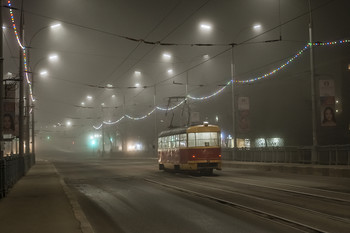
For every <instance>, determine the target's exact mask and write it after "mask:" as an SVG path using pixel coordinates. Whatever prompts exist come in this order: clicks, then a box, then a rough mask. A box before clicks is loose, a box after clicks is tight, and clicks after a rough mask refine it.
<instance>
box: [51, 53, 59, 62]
mask: <svg viewBox="0 0 350 233" xmlns="http://www.w3.org/2000/svg"><path fill="white" fill-rule="evenodd" d="M49 60H50V61H57V60H58V55H57V54H52V55H50V56H49Z"/></svg>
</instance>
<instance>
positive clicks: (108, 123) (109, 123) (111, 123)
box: [103, 116, 125, 125]
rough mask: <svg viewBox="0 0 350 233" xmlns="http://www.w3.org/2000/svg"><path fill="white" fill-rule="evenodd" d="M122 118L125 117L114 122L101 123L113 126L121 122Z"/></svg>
mask: <svg viewBox="0 0 350 233" xmlns="http://www.w3.org/2000/svg"><path fill="white" fill-rule="evenodd" d="M124 118H125V116H122V117H121V118H119V119H118V120H116V121H103V124H106V125H114V124H117V123H119V121H121V120H123V119H124Z"/></svg>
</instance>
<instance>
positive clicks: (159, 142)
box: [158, 138, 162, 149]
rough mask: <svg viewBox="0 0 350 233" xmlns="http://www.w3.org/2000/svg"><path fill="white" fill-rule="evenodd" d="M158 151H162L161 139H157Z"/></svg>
mask: <svg viewBox="0 0 350 233" xmlns="http://www.w3.org/2000/svg"><path fill="white" fill-rule="evenodd" d="M158 149H162V138H158Z"/></svg>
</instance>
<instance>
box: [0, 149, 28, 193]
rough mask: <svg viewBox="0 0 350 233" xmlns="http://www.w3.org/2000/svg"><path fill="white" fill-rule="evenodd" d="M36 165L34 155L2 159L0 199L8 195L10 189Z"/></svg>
mask: <svg viewBox="0 0 350 233" xmlns="http://www.w3.org/2000/svg"><path fill="white" fill-rule="evenodd" d="M34 163H35V157H34V155H32V154H30V155H24V156H20V155H10V156H6V157H3V158H0V198H3V197H5V196H6V195H7V193H8V191H9V189H10V188H12V187H13V185H14V184H15V183H16V182H17V181H18V180H19V179H20V178H21V177H22V176H24V175H25V174H26V173H27V171H28V170H29V169H30V168H31V167H32V166H33V164H34Z"/></svg>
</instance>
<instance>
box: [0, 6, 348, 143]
mask: <svg viewBox="0 0 350 233" xmlns="http://www.w3.org/2000/svg"><path fill="white" fill-rule="evenodd" d="M6 2H7V1H4V4H5V5H6V4H7V3H6ZM20 2H21V1H12V3H13V5H14V7H16V8H20ZM311 7H312V9H313V12H312V19H313V41H317V42H329V41H339V40H343V39H350V24H349V23H350V14H349V9H350V1H348V0H317V1H316V0H313V1H311ZM2 10H3V21H4V26H5V27H6V28H5V29H4V58H5V60H4V74H5V76H6V74H7V73H8V72H11V73H13V75H14V76H16V75H18V63H19V56H18V54H19V47H18V44H17V42H16V39H15V36H14V32H13V29H11V28H8V27H11V23H10V15H9V9H8V8H3V9H2ZM308 11H309V5H308V1H307V0H231V1H225V0H217V1H215V0H212V1H204V0H192V1H175V0H148V1H141V0H139V1H137V0H98V1H97V0H74V1H72V0H45V1H44V0H24V38H25V43H24V44H25V45H26V46H27V47H30V48H29V67H30V68H29V69H30V70H31V71H32V72H33V75H34V96H35V98H36V102H35V113H36V130H37V134H38V136H40V137H46V136H47V135H54V136H55V135H57V137H65V138H71V139H72V140H78V139H77V138H79V137H80V136H82V135H85V134H88V133H89V132H93V130H94V128H93V126H99V125H100V124H101V122H102V121H107V122H108V121H116V120H118V119H120V118H121V117H122V116H124V115H128V116H131V117H142V116H144V115H147V113H149V112H151V111H152V110H153V109H154V107H155V106H154V101H155V103H156V106H158V107H161V108H167V107H173V106H175V105H177V104H178V103H180V101H181V100H183V98H184V97H185V96H186V85H185V84H186V82H187V80H188V92H187V94H189V95H191V96H194V97H204V96H209V95H212V94H213V93H215V92H216V91H218V90H220V89H221V88H223V85H226V84H227V83H228V82H229V81H230V80H231V79H232V77H231V63H234V67H235V79H236V80H239V81H244V80H249V79H253V78H256V77H260V76H262V75H264V74H268V73H270V72H271V71H273V70H274V69H277V68H278V67H280V66H281V65H283V64H285V63H286V62H287V61H288V60H289V59H290V58H292V57H293V56H294V55H295V54H297V53H298V52H299V51H300V50H301V49H303V48H304V47H305V46H306V45H307V43H308V40H309V34H308V27H309V12H308ZM19 16H20V12H19V10H14V18H15V21H16V24H17V27H19ZM57 23H60V24H61V26H59V27H56V28H50V27H48V26H50V25H54V24H57ZM201 24H205V25H204V26H202V27H201ZM256 25H260V27H259V28H254V26H256ZM203 27H204V28H203ZM206 27H210V28H209V29H208V28H206ZM231 44H235V46H234V49H233V51H232V46H231ZM164 53H167V54H169V55H171V58H168V59H167V58H166V57H164ZM53 54H55V55H57V57H58V58H57V59H56V60H54V61H50V60H49V59H48V56H49V55H53ZM309 54H310V50H306V51H305V52H304V53H302V54H301V55H300V56H299V57H298V58H296V59H295V60H294V61H293V62H291V63H290V64H288V65H287V66H285V67H284V69H282V70H281V71H278V72H276V73H275V74H273V75H270V76H269V77H267V78H264V79H262V80H259V81H254V82H251V83H249V84H237V85H236V86H235V97H236V100H237V99H238V98H239V97H249V101H250V105H249V121H250V125H249V129H248V130H245V131H240V132H239V131H237V136H238V137H239V138H252V139H253V138H259V137H266V138H273V137H281V138H283V139H284V141H285V144H286V145H311V144H312V124H311V119H312V118H311V91H310V90H311V84H310V56H309ZM232 55H233V61H232ZM314 56H315V82H316V84H317V85H318V81H319V80H333V81H334V86H335V99H336V100H337V101H338V103H337V104H336V106H335V108H336V109H337V110H338V112H337V114H336V118H337V125H336V126H335V127H327V128H325V127H320V121H321V113H320V105H319V99H318V98H317V100H316V103H317V112H316V116H317V126H318V128H317V132H318V137H319V143H320V144H340V143H349V136H348V135H349V119H350V113H349V110H348V109H347V107H346V106H349V102H350V97H349V79H350V77H349V72H350V71H349V70H348V64H350V43H344V44H337V45H328V46H318V47H314ZM43 70H46V71H47V75H46V76H44V77H41V75H40V72H42V71H43ZM169 70H172V72H170V71H169ZM135 71H139V72H140V73H135ZM317 85H316V91H317V93H316V96H317V97H318V96H319V93H318V86H317ZM87 96H91V97H92V99H91V100H89V99H87ZM154 96H155V100H154ZM169 97H179V98H177V99H172V101H170V105H169V106H168V103H169V102H168V101H169ZM231 99H232V93H231V86H230V85H228V86H227V88H225V89H224V90H223V91H222V92H220V93H218V94H217V95H215V96H213V97H212V98H208V99H205V100H193V99H190V100H189V107H190V109H191V112H198V113H199V116H200V121H201V122H202V121H204V120H208V121H209V122H210V123H213V124H219V125H220V126H221V128H222V131H223V133H224V136H225V137H226V136H227V135H229V134H232V102H231ZM102 103H103V104H102ZM187 112H188V108H187V107H186V106H185V107H184V106H183V105H181V106H180V107H178V108H176V109H175V110H173V111H168V112H167V113H166V111H162V110H157V111H155V112H153V113H152V114H151V115H150V116H149V117H146V118H145V119H143V120H139V121H135V120H132V119H128V118H127V117H125V118H124V119H122V120H121V121H120V122H119V123H118V124H115V125H113V126H110V128H113V129H116V130H117V131H119V130H120V131H121V132H124V135H126V136H127V137H129V138H136V139H139V140H141V141H144V142H145V144H152V143H154V141H155V133H156V131H157V133H159V132H160V131H161V130H164V129H166V128H167V127H168V126H169V125H170V121H171V119H172V118H173V125H174V126H181V125H184V124H185V122H186V119H185V118H186V117H187ZM155 114H156V117H155ZM237 114H238V113H237ZM216 117H217V118H218V121H216ZM236 118H238V115H237V116H236ZM68 121H70V122H71V124H72V126H71V127H65V126H67V122H68ZM155 121H156V122H157V129H155V125H154V124H155ZM58 123H60V124H58ZM125 129H127V130H125ZM140 129H142V130H140ZM125 132H127V133H125ZM122 134H123V133H122Z"/></svg>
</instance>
